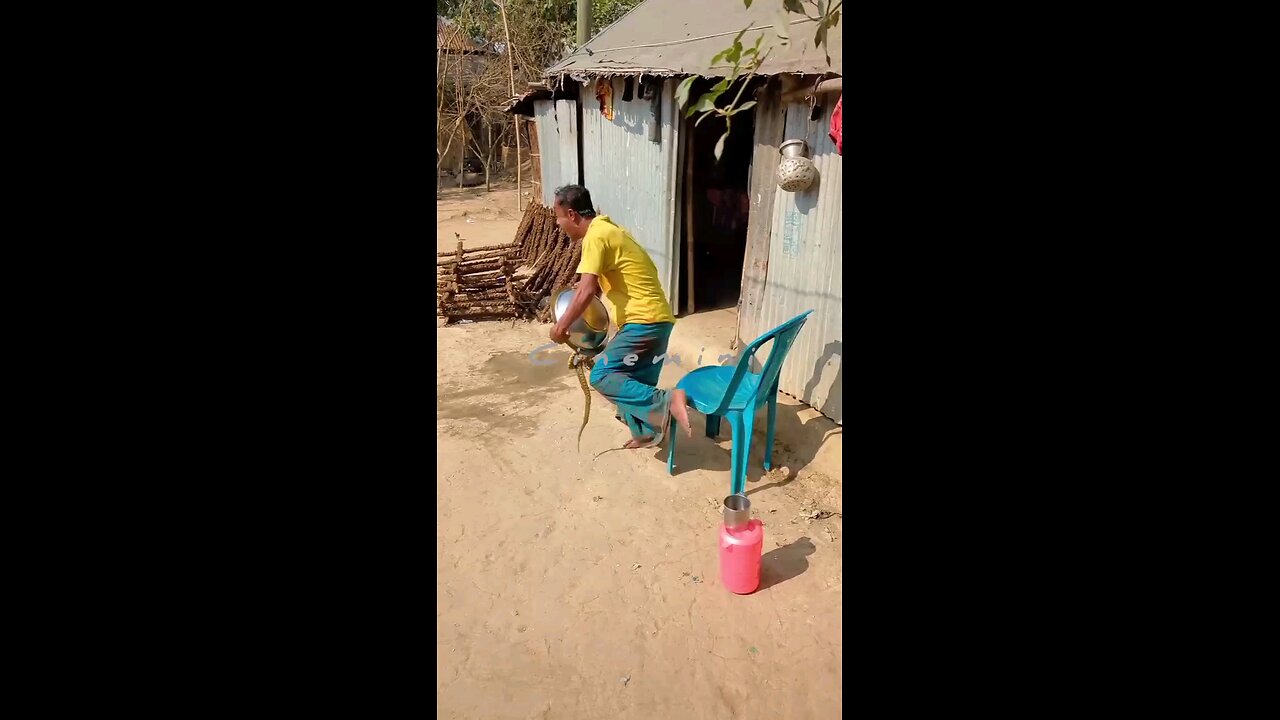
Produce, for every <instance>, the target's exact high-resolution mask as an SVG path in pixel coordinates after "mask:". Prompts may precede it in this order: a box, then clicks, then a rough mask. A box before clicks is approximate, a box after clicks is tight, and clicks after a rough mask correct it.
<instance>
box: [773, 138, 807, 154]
mask: <svg viewBox="0 0 1280 720" xmlns="http://www.w3.org/2000/svg"><path fill="white" fill-rule="evenodd" d="M778 152H780V153H782V157H784V158H798V157H803V158H807V157H809V143H808V142H806V141H804V140H788V141H786V142H784V143H782V144H781V145H779V146H778Z"/></svg>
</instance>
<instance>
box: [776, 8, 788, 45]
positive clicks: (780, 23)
mask: <svg viewBox="0 0 1280 720" xmlns="http://www.w3.org/2000/svg"><path fill="white" fill-rule="evenodd" d="M790 27H791V18H790V17H788V16H787V14H786V13H785V12H783V11H781V10H779V11H778V12H777V13H776V14H775V15H774V17H773V30H774V33H775V34H776V35H777V36H778V39H780V40H782V44H783V45H786V44H787V43H789V42H791V31H790V30H789V28H790Z"/></svg>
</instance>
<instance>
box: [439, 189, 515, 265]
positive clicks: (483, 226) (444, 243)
mask: <svg viewBox="0 0 1280 720" xmlns="http://www.w3.org/2000/svg"><path fill="white" fill-rule="evenodd" d="M524 192H525V193H526V196H525V199H524V202H522V203H520V207H519V208H517V207H516V184H515V183H514V182H510V181H503V182H496V183H494V191H493V192H485V189H484V186H483V185H481V186H480V187H472V188H448V189H446V190H442V191H441V192H440V194H439V195H438V196H437V199H436V252H446V251H449V250H453V249H454V248H456V247H457V242H458V240H457V238H456V237H454V233H458V234H460V235H462V246H463V247H465V248H472V247H482V246H485V245H506V244H508V243H511V242H514V241H515V235H516V229H517V228H518V227H519V226H520V218H522V217H524V208H525V205H527V204H528V203H529V197H528V195H527V193H528V192H529V184H528V183H525V186H524Z"/></svg>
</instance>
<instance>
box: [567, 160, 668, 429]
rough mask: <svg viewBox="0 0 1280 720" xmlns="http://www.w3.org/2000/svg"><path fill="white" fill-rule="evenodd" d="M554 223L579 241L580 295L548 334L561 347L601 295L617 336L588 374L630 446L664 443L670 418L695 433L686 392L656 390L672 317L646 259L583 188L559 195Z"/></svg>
mask: <svg viewBox="0 0 1280 720" xmlns="http://www.w3.org/2000/svg"><path fill="white" fill-rule="evenodd" d="M555 213H556V224H557V225H559V226H560V229H562V230H564V232H565V234H566V235H568V236H569V237H571V238H573V239H574V240H582V261H581V262H580V263H579V264H578V270H577V272H578V274H579V275H580V276H581V279H580V280H579V281H578V290H577V292H576V293H575V294H574V296H573V300H572V302H570V303H569V309H568V310H567V311H566V312H565V314H564V317H562V318H560V320H559V322H557V323H556V324H555V326H554V327H552V328H551V339H552V340H553V341H554V342H557V343H563V342H564V341H566V340H568V338H569V327H570V326H571V325H573V322H574V321H575V320H577V319H578V317H579V316H581V315H582V313H583V311H585V310H586V309H587V305H588V304H589V303H590V302H591V298H592V297H593V296H595V295H596V291H597V290H598V289H599V290H603V291H604V298H605V301H606V302H605V306H606V307H608V308H609V312H610V314H611V315H612V316H613V322H614V324H615V325H617V326H618V334H617V335H614V336H613V339H612V340H610V341H609V345H608V346H607V347H606V348H605V351H604V353H602V354H601V355H600V356H599V357H598V358H597V359H596V364H595V366H594V367H593V368H592V369H591V386H592V387H594V388H595V389H596V390H597V391H598V392H599V393H600V394H601V395H604V396H605V397H606V398H608V399H609V400H610V401H611V402H613V403H614V404H615V405H617V406H618V418H619V419H620V420H622V421H623V422H625V423H626V424H627V427H628V428H630V430H631V441H630V442H628V443H627V444H626V445H625V447H628V448H642V447H650V446H653V445H657V444H658V443H660V442H662V434H663V432H664V431H665V430H666V428H667V423H668V419H669V418H670V417H673V416H674V417H675V419H676V422H677V423H679V424H680V427H681V428H683V429H684V431H685V434H686V435H691V434H692V431H691V430H690V428H689V410H688V408H687V406H686V403H687V402H688V398H687V397H686V395H685V391H684V390H671V391H667V390H659V389H658V388H657V385H658V376H659V375H661V374H662V363H663V359H664V356H665V355H666V354H667V341H668V340H669V339H670V338H671V329H672V328H673V327H674V326H675V321H676V319H675V316H674V315H672V314H671V306H670V305H669V304H668V303H667V296H666V293H664V292H663V291H662V284H661V283H660V282H658V269H657V268H656V267H654V264H653V260H652V259H650V257H649V254H648V253H646V252H645V251H644V248H642V247H640V244H639V243H637V242H636V241H635V238H633V237H631V233H629V232H627V231H626V230H624V229H622V228H621V227H619V226H618V225H617V224H615V223H614V222H613V221H612V220H610V219H609V217H608V216H607V215H597V214H596V211H595V208H594V207H593V206H592V204H591V193H589V192H587V189H586V188H584V187H582V186H581V185H566V186H564V187H562V188H560V189H558V190H556V200H555Z"/></svg>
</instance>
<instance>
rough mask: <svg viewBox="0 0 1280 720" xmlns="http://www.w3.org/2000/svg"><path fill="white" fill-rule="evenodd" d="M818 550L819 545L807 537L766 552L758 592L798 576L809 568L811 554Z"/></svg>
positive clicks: (761, 565) (762, 560)
mask: <svg viewBox="0 0 1280 720" xmlns="http://www.w3.org/2000/svg"><path fill="white" fill-rule="evenodd" d="M817 551H818V548H817V546H815V545H814V544H813V541H812V540H810V539H809V538H807V537H802V538H799V539H797V540H796V541H795V542H793V543H791V544H789V545H783V546H782V547H780V548H775V549H773V550H770V551H769V552H767V553H765V554H764V555H763V556H762V557H761V558H760V587H759V588H757V590H756V592H759V591H760V590H764V589H766V588H771V587H773V586H774V585H778V584H779V583H784V582H786V581H788V580H790V579H791V578H794V577H797V576H799V575H801V574H802V573H804V571H805V570H808V569H809V561H808V560H806V559H805V558H807V557H808V556H809V555H812V554H814V553H815V552H817Z"/></svg>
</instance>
